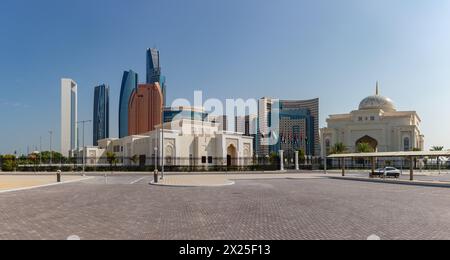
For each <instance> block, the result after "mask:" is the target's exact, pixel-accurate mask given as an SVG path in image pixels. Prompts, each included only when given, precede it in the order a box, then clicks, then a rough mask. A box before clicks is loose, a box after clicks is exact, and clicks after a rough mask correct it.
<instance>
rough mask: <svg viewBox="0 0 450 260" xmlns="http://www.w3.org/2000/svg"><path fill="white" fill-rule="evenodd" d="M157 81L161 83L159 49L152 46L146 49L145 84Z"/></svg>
mask: <svg viewBox="0 0 450 260" xmlns="http://www.w3.org/2000/svg"><path fill="white" fill-rule="evenodd" d="M156 82H158V83H159V84H160V85H161V66H160V63H159V51H158V49H155V48H152V49H148V50H147V84H153V83H156Z"/></svg>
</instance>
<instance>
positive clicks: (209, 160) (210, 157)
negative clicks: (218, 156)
mask: <svg viewBox="0 0 450 260" xmlns="http://www.w3.org/2000/svg"><path fill="white" fill-rule="evenodd" d="M208 163H209V164H212V163H213V158H212V156H209V157H208Z"/></svg>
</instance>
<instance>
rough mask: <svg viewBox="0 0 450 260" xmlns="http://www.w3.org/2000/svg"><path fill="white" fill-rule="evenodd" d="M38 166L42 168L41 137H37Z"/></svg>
mask: <svg viewBox="0 0 450 260" xmlns="http://www.w3.org/2000/svg"><path fill="white" fill-rule="evenodd" d="M39 166H40V167H42V136H40V137H39ZM40 167H39V168H40Z"/></svg>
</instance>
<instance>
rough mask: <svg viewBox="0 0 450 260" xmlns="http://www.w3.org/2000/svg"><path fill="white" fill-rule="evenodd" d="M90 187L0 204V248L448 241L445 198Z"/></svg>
mask: <svg viewBox="0 0 450 260" xmlns="http://www.w3.org/2000/svg"><path fill="white" fill-rule="evenodd" d="M150 180H151V178H150V177H110V178H109V179H108V184H105V182H104V178H102V177H96V178H94V179H90V180H87V181H84V182H80V183H70V184H64V185H59V186H52V187H46V188H41V189H34V190H28V191H20V192H11V193H5V194H0V219H1V221H0V239H67V238H68V237H79V238H81V239H83V240H86V239H229V240H237V239H251V240H259V239H262V240H266V239H367V238H368V237H369V236H371V235H376V236H379V237H380V238H381V239H450V206H449V205H450V189H445V188H430V187H418V186H403V185H392V184H377V183H366V182H353V181H345V180H332V179H299V180H294V179H279V180H276V179H269V180H238V181H236V184H235V185H232V186H225V187H194V188H183V187H161V186H151V185H149V184H148V183H149V182H150Z"/></svg>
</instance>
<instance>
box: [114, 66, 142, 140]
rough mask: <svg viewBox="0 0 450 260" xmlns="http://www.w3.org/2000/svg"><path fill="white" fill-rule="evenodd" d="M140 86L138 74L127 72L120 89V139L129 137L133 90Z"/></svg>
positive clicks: (124, 74)
mask: <svg viewBox="0 0 450 260" xmlns="http://www.w3.org/2000/svg"><path fill="white" fill-rule="evenodd" d="M137 86H138V74H137V73H136V72H134V71H132V70H130V71H125V72H124V73H123V78H122V86H121V88H120V101H119V137H120V138H123V137H125V136H128V104H129V102H130V97H131V94H132V93H133V90H135V89H137Z"/></svg>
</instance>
